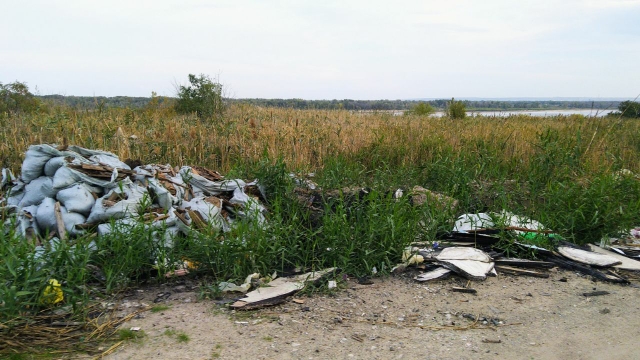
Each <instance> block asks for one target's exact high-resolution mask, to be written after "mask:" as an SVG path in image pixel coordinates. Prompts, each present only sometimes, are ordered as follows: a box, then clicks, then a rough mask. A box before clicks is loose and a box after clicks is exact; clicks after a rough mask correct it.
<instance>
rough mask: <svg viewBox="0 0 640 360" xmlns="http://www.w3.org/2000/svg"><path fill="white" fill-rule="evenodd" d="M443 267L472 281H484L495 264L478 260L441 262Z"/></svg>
mask: <svg viewBox="0 0 640 360" xmlns="http://www.w3.org/2000/svg"><path fill="white" fill-rule="evenodd" d="M441 263H442V266H444V267H446V268H448V269H451V270H453V271H455V272H456V273H458V274H460V275H462V276H464V277H465V278H467V279H470V280H484V279H486V278H487V274H489V273H491V271H492V270H493V265H494V264H493V262H488V263H487V262H482V261H476V260H446V261H441Z"/></svg>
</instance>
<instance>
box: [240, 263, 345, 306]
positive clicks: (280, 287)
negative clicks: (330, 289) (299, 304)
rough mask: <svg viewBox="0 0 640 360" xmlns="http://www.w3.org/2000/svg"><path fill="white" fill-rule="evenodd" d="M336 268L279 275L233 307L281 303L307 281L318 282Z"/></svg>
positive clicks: (249, 293) (248, 294)
mask: <svg viewBox="0 0 640 360" xmlns="http://www.w3.org/2000/svg"><path fill="white" fill-rule="evenodd" d="M335 270H336V268H329V269H324V270H321V271H315V272H309V273H306V274H302V275H296V276H293V277H279V278H277V279H275V280H273V281H272V282H270V283H269V284H267V285H266V286H264V287H260V288H257V289H256V290H253V291H250V292H248V293H247V294H246V295H245V297H244V298H242V299H240V300H238V301H236V302H235V303H233V304H232V305H231V307H233V308H235V309H255V308H258V307H262V306H268V305H275V304H279V303H281V302H283V301H284V299H285V298H286V297H287V296H288V295H290V294H292V293H295V292H297V291H299V290H301V289H302V288H303V287H304V286H305V284H306V283H313V282H316V281H318V280H320V279H321V278H322V277H324V276H326V275H328V274H331V273H333V272H334V271H335Z"/></svg>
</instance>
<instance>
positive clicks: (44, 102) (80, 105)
mask: <svg viewBox="0 0 640 360" xmlns="http://www.w3.org/2000/svg"><path fill="white" fill-rule="evenodd" d="M188 79H189V84H188V85H180V86H178V87H177V88H176V97H166V96H157V94H156V93H155V92H152V96H151V97H131V96H115V97H104V96H65V95H34V94H32V93H31V92H30V91H29V89H28V87H27V85H26V84H24V83H21V82H18V81H16V82H13V83H8V84H2V83H0V116H2V115H5V114H9V115H10V114H12V113H18V112H34V111H37V110H38V109H39V108H43V107H46V106H49V105H52V106H65V107H71V108H76V109H83V110H94V109H98V110H102V109H105V108H130V109H136V108H145V107H148V105H149V104H153V105H154V106H163V107H173V108H175V109H176V111H177V112H179V113H195V114H197V115H198V116H199V117H201V118H217V117H220V116H222V114H223V113H224V108H225V107H226V106H228V105H230V104H246V105H252V106H261V107H281V108H293V109H317V110H355V111H386V110H403V111H405V112H406V113H408V114H415V115H429V114H431V113H433V112H434V111H439V110H440V111H445V112H446V113H447V115H448V116H451V117H452V118H459V117H463V116H464V112H465V110H466V111H482V110H493V111H496V110H498V111H500V110H556V109H598V110H605V109H610V110H613V109H616V108H617V109H618V110H619V112H617V113H616V114H617V115H621V116H624V117H631V118H638V117H640V103H638V102H635V101H623V102H619V101H557V100H541V101H521V100H517V101H501V100H455V99H437V100H425V101H420V100H352V99H343V100H337V99H334V100H305V99H232V98H226V97H224V96H223V88H222V85H221V84H220V83H219V82H217V81H215V80H212V79H211V78H210V77H209V76H207V75H204V74H201V75H198V76H196V75H193V74H189V78H188ZM458 113H459V116H458V115H455V114H458Z"/></svg>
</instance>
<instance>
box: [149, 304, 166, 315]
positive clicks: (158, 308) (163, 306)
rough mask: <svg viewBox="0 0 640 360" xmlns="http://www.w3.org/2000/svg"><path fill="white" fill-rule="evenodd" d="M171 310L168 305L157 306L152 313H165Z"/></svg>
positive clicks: (152, 309)
mask: <svg viewBox="0 0 640 360" xmlns="http://www.w3.org/2000/svg"><path fill="white" fill-rule="evenodd" d="M169 308H170V307H169V306H168V305H155V306H153V307H152V308H151V310H150V311H151V312H152V313H158V312H161V311H165V310H167V309H169Z"/></svg>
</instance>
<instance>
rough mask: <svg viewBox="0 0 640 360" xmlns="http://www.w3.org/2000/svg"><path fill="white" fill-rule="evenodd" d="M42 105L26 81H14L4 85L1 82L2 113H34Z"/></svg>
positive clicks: (0, 106) (0, 107)
mask: <svg viewBox="0 0 640 360" xmlns="http://www.w3.org/2000/svg"><path fill="white" fill-rule="evenodd" d="M39 107H40V101H39V100H38V99H36V98H35V97H34V96H33V94H32V93H31V92H29V87H28V86H27V84H25V83H21V82H18V81H16V82H13V83H9V84H5V85H3V84H2V83H0V115H2V114H16V113H33V112H35V111H37V110H38V109H39Z"/></svg>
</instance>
